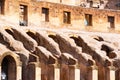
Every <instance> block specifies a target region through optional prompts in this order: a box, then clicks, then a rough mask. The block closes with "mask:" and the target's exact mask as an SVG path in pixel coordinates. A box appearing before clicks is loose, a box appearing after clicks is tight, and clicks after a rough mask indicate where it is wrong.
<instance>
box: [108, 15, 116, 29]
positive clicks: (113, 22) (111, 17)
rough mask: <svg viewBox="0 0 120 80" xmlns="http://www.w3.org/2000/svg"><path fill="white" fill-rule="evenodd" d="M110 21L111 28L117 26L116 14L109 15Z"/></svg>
mask: <svg viewBox="0 0 120 80" xmlns="http://www.w3.org/2000/svg"><path fill="white" fill-rule="evenodd" d="M108 22H109V24H110V28H115V21H114V16H108Z"/></svg>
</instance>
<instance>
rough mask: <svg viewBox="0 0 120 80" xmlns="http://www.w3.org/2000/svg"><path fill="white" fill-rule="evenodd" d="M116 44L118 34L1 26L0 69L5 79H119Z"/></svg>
mask: <svg viewBox="0 0 120 80" xmlns="http://www.w3.org/2000/svg"><path fill="white" fill-rule="evenodd" d="M119 42H120V35H119V34H111V33H109V34H108V33H97V32H96V33H92V32H79V31H73V30H63V29H61V30H59V31H58V30H50V29H40V28H29V27H24V28H14V27H0V46H1V47H0V53H1V54H0V63H1V69H0V70H1V71H2V72H3V73H5V74H6V75H7V76H6V77H7V78H8V80H119V79H120V76H119V75H120V74H119V73H120V70H119V67H120V61H119V60H120V55H119V52H120V43H119ZM6 63H7V64H6ZM1 75H2V74H1ZM1 78H4V77H3V76H2V77H1ZM2 80H4V79H2Z"/></svg>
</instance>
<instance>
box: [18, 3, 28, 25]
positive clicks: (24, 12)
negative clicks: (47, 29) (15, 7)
mask: <svg viewBox="0 0 120 80" xmlns="http://www.w3.org/2000/svg"><path fill="white" fill-rule="evenodd" d="M19 24H20V26H27V6H25V5H20V23H19Z"/></svg>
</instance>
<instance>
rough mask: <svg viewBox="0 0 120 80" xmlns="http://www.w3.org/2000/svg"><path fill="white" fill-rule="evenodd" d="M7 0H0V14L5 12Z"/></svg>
mask: <svg viewBox="0 0 120 80" xmlns="http://www.w3.org/2000/svg"><path fill="white" fill-rule="evenodd" d="M4 8H5V0H0V14H4Z"/></svg>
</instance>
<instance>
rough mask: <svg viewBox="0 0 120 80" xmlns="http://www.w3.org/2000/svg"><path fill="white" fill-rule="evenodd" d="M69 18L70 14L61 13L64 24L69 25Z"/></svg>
mask: <svg viewBox="0 0 120 80" xmlns="http://www.w3.org/2000/svg"><path fill="white" fill-rule="evenodd" d="M70 17H71V13H70V12H66V11H64V12H63V22H64V23H67V24H70V23H71V20H70Z"/></svg>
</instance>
